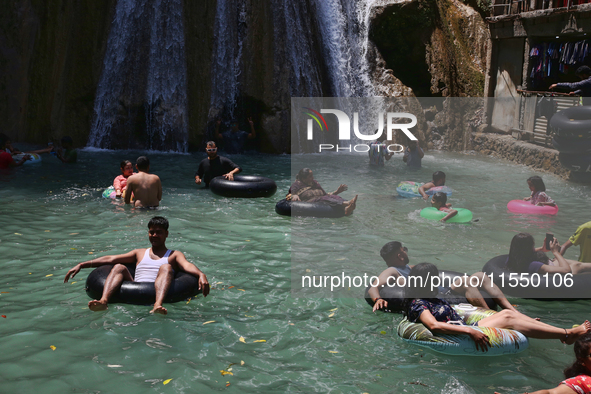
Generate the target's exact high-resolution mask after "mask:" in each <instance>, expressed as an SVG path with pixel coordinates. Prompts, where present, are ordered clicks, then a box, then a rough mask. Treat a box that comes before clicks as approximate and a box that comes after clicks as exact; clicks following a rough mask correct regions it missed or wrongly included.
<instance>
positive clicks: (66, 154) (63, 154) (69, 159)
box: [56, 136, 78, 163]
mask: <svg viewBox="0 0 591 394" xmlns="http://www.w3.org/2000/svg"><path fill="white" fill-rule="evenodd" d="M61 142H62V147H61V148H59V149H58V150H57V155H56V156H57V158H58V159H59V160H60V161H61V162H62V163H76V161H77V160H78V152H77V151H76V149H74V141H72V137H70V136H65V137H62V140H61Z"/></svg>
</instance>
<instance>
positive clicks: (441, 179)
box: [419, 171, 445, 200]
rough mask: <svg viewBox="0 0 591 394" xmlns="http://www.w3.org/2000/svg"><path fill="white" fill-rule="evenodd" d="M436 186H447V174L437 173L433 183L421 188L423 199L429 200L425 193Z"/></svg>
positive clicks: (434, 174) (420, 192) (434, 175)
mask: <svg viewBox="0 0 591 394" xmlns="http://www.w3.org/2000/svg"><path fill="white" fill-rule="evenodd" d="M436 186H445V173H444V172H443V171H435V172H434V173H433V181H431V182H427V183H425V184H424V185H422V186H420V187H419V194H420V195H421V196H423V199H425V200H428V199H429V196H428V195H427V193H425V192H426V191H427V190H429V189H431V188H432V187H436Z"/></svg>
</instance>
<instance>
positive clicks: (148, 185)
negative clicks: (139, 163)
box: [125, 171, 162, 208]
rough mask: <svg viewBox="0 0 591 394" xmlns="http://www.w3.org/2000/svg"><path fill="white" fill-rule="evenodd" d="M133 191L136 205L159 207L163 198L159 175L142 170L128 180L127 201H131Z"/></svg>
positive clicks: (127, 202)
mask: <svg viewBox="0 0 591 394" xmlns="http://www.w3.org/2000/svg"><path fill="white" fill-rule="evenodd" d="M132 193H133V198H134V203H133V204H134V206H135V207H143V208H148V207H157V206H158V205H160V200H161V199H162V184H161V183H160V178H159V177H158V175H154V174H148V173H147V172H143V171H140V172H138V173H137V174H134V175H132V176H130V177H129V178H128V180H127V192H126V193H125V203H126V204H129V203H130V202H131V194H132Z"/></svg>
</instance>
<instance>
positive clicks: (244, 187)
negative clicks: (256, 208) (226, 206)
mask: <svg viewBox="0 0 591 394" xmlns="http://www.w3.org/2000/svg"><path fill="white" fill-rule="evenodd" d="M209 189H210V190H211V191H212V192H213V193H215V194H217V195H218V196H223V197H241V198H256V197H271V196H272V195H273V194H275V192H276V191H277V184H275V181H273V180H272V179H269V178H265V177H263V176H254V175H234V180H233V181H229V180H227V179H226V178H224V177H223V176H218V177H215V178H213V179H212V180H211V182H209Z"/></svg>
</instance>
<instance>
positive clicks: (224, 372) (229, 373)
mask: <svg viewBox="0 0 591 394" xmlns="http://www.w3.org/2000/svg"><path fill="white" fill-rule="evenodd" d="M220 373H221V374H222V376H226V375H232V376H234V374H233V373H232V372H228V371H224V370H223V369H220Z"/></svg>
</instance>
